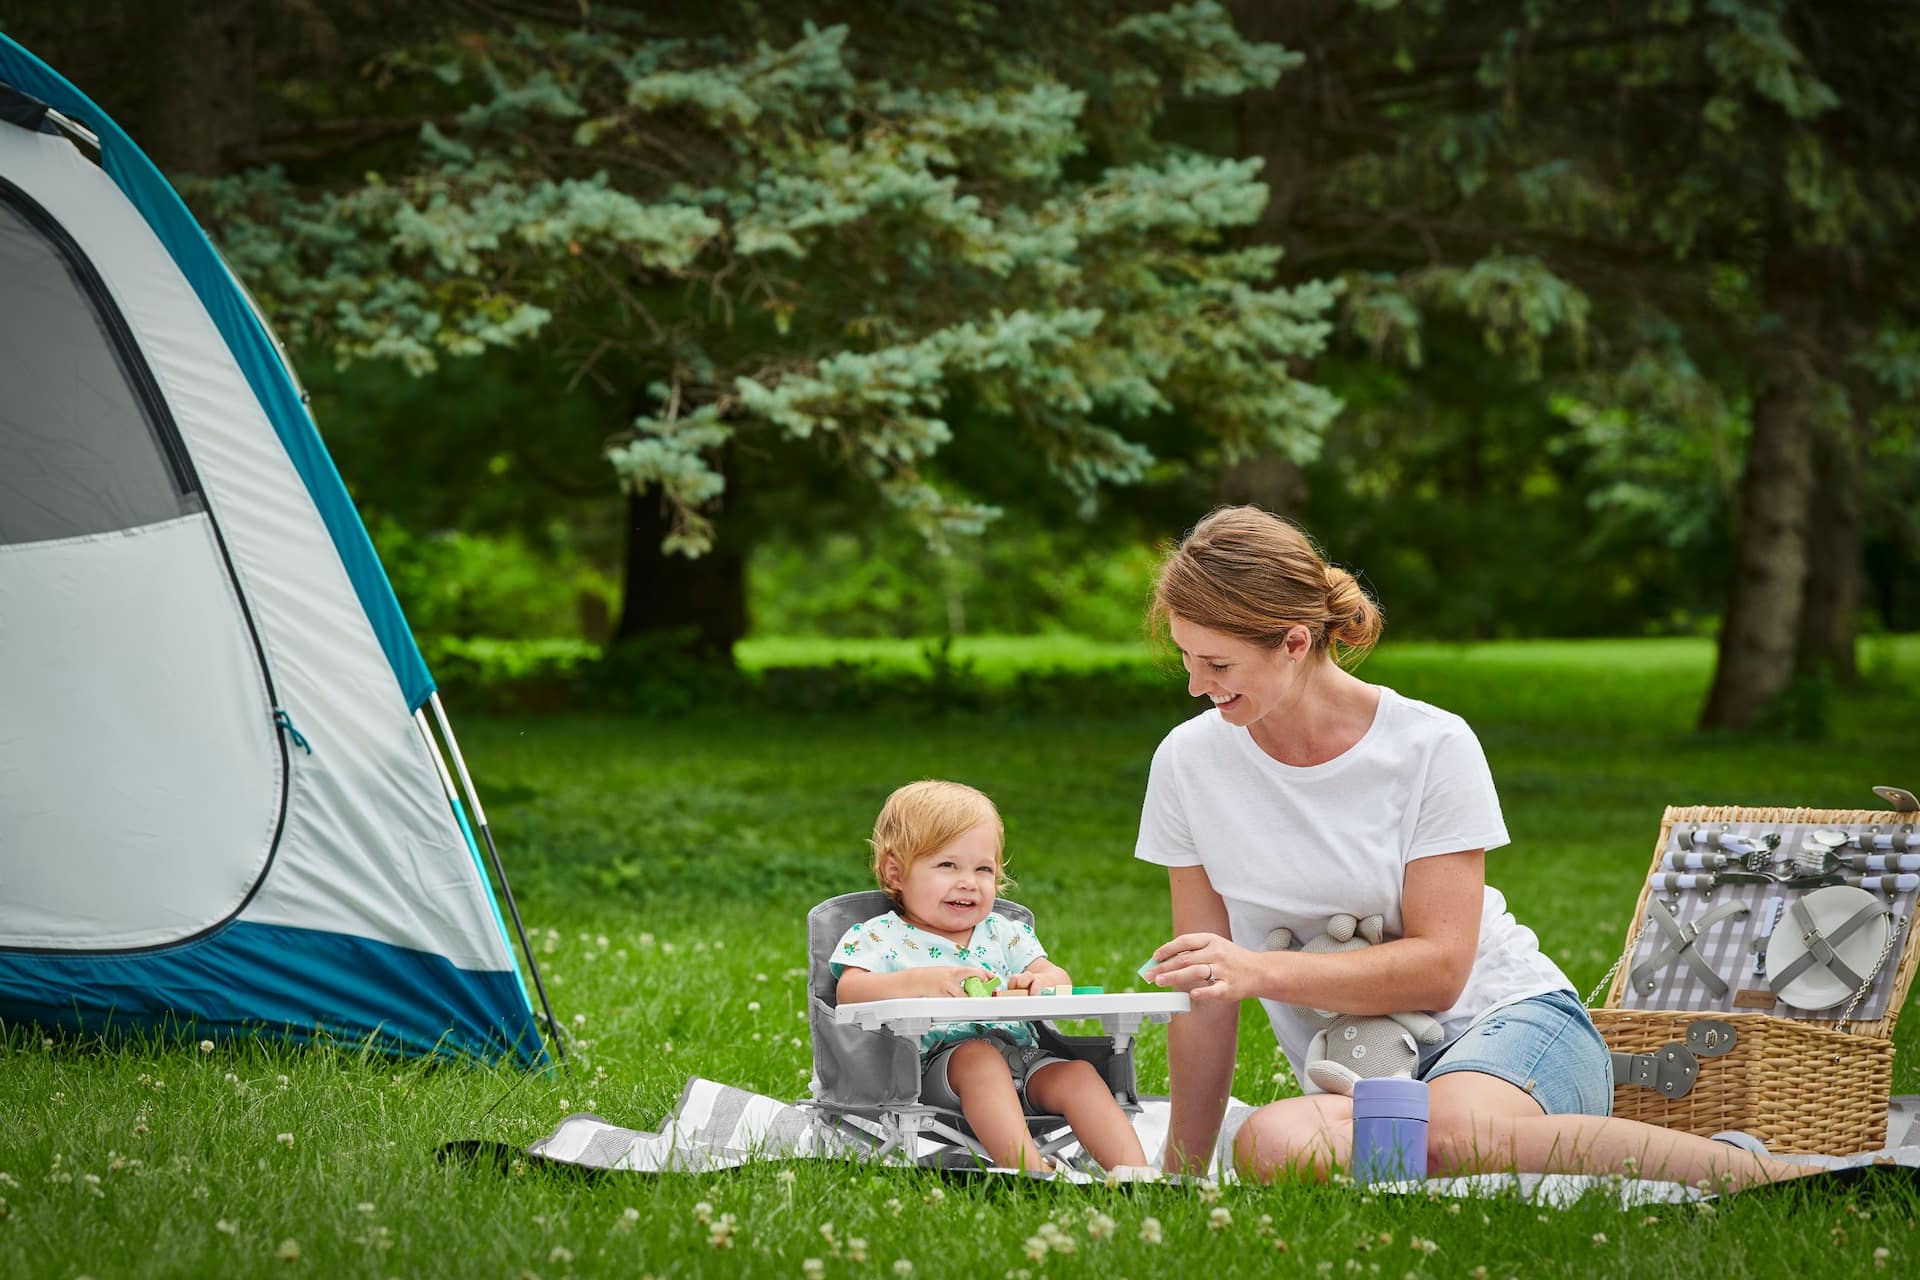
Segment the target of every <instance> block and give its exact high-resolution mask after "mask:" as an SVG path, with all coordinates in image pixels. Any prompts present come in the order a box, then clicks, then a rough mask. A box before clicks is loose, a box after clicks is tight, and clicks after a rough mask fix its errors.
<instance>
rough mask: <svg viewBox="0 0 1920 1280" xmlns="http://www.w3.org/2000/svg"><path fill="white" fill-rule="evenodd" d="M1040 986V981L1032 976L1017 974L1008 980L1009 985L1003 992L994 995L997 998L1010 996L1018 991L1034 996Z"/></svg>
mask: <svg viewBox="0 0 1920 1280" xmlns="http://www.w3.org/2000/svg"><path fill="white" fill-rule="evenodd" d="M1039 985H1040V984H1039V980H1038V979H1037V978H1035V977H1034V976H1033V975H1032V974H1030V973H1016V974H1014V975H1013V976H1012V977H1010V978H1008V979H1007V985H1006V987H1005V988H1004V989H1003V990H1000V991H996V992H994V994H995V995H997V996H1010V995H1012V994H1013V993H1014V992H1016V991H1018V992H1021V993H1023V994H1025V995H1032V994H1033V992H1034V989H1035V988H1036V987H1038V986H1039Z"/></svg>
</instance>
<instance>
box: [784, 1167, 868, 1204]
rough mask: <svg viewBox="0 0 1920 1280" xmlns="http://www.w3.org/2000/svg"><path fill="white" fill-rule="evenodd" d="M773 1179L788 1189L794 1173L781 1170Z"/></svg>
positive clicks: (789, 1170) (788, 1170)
mask: <svg viewBox="0 0 1920 1280" xmlns="http://www.w3.org/2000/svg"><path fill="white" fill-rule="evenodd" d="M773 1177H774V1181H776V1182H778V1183H779V1184H780V1185H781V1186H784V1187H790V1186H792V1185H793V1179H794V1173H793V1170H791V1169H782V1170H781V1171H780V1172H778V1173H776V1174H774V1175H773ZM894 1203H896V1204H898V1203H899V1202H898V1201H895V1202H894Z"/></svg>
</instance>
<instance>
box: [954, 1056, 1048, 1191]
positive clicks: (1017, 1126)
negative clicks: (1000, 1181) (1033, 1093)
mask: <svg viewBox="0 0 1920 1280" xmlns="http://www.w3.org/2000/svg"><path fill="white" fill-rule="evenodd" d="M947 1083H948V1084H950V1085H952V1086H953V1091H954V1093H955V1094H957V1095H958V1096H959V1098H960V1113H961V1114H962V1115H964V1116H966V1118H967V1124H968V1125H969V1126H970V1127H971V1128H972V1129H973V1136H974V1137H976V1138H978V1139H979V1140H980V1145H981V1146H983V1147H985V1148H986V1149H987V1155H988V1156H990V1157H991V1158H992V1159H993V1162H994V1163H995V1164H997V1165H1000V1166H1002V1167H1004V1168H1008V1169H1026V1170H1029V1171H1033V1172H1038V1171H1039V1170H1041V1169H1045V1168H1047V1167H1048V1165H1047V1162H1046V1160H1045V1159H1044V1158H1043V1157H1042V1156H1041V1155H1040V1148H1039V1147H1037V1146H1035V1145H1034V1143H1033V1135H1032V1134H1031V1133H1029V1132H1027V1117H1026V1115H1025V1113H1024V1112H1023V1111H1022V1110H1021V1108H1020V1094H1019V1093H1018V1091H1016V1090H1015V1089H1014V1087H1013V1072H1012V1071H1011V1070H1010V1069H1009V1068H1008V1066H1007V1060H1006V1059H1005V1058H1003V1057H1001V1056H1000V1051H999V1050H998V1049H996V1048H994V1047H993V1045H991V1044H989V1043H988V1042H987V1041H985V1040H969V1041H967V1042H966V1043H965V1044H963V1045H961V1046H960V1047H959V1048H957V1049H955V1050H954V1051H953V1054H952V1056H950V1057H949V1058H948V1059H947Z"/></svg>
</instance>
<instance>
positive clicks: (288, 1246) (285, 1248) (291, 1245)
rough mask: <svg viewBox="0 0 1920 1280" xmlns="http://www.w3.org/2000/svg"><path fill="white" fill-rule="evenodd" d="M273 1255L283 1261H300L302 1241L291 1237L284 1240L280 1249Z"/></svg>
mask: <svg viewBox="0 0 1920 1280" xmlns="http://www.w3.org/2000/svg"><path fill="white" fill-rule="evenodd" d="M273 1256H274V1257H276V1258H278V1259H280V1261H282V1262H298V1261H300V1242H299V1241H298V1240H294V1239H291V1238H289V1239H286V1240H282V1241H281V1242H280V1248H279V1250H278V1251H277V1252H276V1253H275V1254H274V1255H273Z"/></svg>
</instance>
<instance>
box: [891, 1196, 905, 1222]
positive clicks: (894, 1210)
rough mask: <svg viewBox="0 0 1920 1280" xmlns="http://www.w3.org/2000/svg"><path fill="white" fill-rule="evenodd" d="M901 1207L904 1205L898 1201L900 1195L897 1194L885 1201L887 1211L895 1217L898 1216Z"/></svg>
mask: <svg viewBox="0 0 1920 1280" xmlns="http://www.w3.org/2000/svg"><path fill="white" fill-rule="evenodd" d="M903 1208H905V1206H904V1205H902V1204H901V1203H900V1197H898V1196H895V1197H893V1198H892V1199H890V1200H888V1201H887V1203H886V1210H887V1212H888V1213H890V1214H892V1215H893V1216H894V1217H896V1218H897V1217H899V1216H900V1211H901V1209H903Z"/></svg>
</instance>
